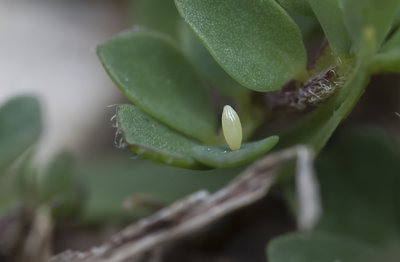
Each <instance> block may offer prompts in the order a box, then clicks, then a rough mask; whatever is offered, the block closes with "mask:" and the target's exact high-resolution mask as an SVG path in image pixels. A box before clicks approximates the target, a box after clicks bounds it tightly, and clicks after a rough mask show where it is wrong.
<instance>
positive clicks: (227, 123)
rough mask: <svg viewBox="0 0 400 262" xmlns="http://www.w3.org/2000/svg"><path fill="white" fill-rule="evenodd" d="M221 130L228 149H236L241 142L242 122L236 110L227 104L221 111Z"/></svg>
mask: <svg viewBox="0 0 400 262" xmlns="http://www.w3.org/2000/svg"><path fill="white" fill-rule="evenodd" d="M221 120H222V131H223V133H224V137H225V141H226V143H227V144H228V146H229V147H230V149H231V150H232V151H233V150H238V149H240V145H241V144H242V124H241V123H240V119H239V116H238V114H237V113H236V111H235V110H234V109H233V108H232V107H231V106H229V105H226V106H224V111H223V112H222V119H221Z"/></svg>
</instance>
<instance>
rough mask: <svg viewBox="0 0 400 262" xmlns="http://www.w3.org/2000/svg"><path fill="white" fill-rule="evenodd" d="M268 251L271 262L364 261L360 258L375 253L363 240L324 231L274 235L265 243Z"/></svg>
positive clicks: (369, 261)
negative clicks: (269, 241)
mask: <svg viewBox="0 0 400 262" xmlns="http://www.w3.org/2000/svg"><path fill="white" fill-rule="evenodd" d="M267 253H268V261H270V262H335V261H343V262H344V261H346V262H356V261H357V262H362V261H366V260H361V259H360V258H367V257H368V256H369V257H370V256H371V255H372V256H375V254H376V252H375V249H374V247H373V246H372V247H371V246H370V245H368V244H365V243H363V242H362V241H359V240H357V239H352V238H348V237H343V236H336V235H331V234H327V233H318V234H312V235H309V236H308V235H300V234H289V235H285V236H281V237H277V238H275V239H274V240H272V242H271V243H270V244H269V245H268V249H267ZM367 261H368V262H372V261H373V260H372V261H371V260H367Z"/></svg>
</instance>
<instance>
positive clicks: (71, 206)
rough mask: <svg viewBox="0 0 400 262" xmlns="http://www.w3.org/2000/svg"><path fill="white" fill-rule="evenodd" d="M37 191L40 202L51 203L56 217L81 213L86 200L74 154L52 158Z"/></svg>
mask: <svg viewBox="0 0 400 262" xmlns="http://www.w3.org/2000/svg"><path fill="white" fill-rule="evenodd" d="M37 193H38V196H39V201H40V203H45V204H47V205H49V206H50V207H51V208H52V214H53V216H54V217H55V218H56V219H66V218H70V217H71V216H77V215H78V214H79V211H80V209H81V207H82V206H83V204H84V201H83V195H82V193H81V192H80V188H79V186H78V181H77V178H76V167H75V161H74V159H73V158H72V156H70V155H69V154H66V153H61V154H59V155H58V156H56V157H55V158H54V159H53V160H52V162H51V163H50V165H49V166H48V168H47V170H46V172H45V173H44V174H43V175H42V176H41V177H40V181H39V185H38V190H37Z"/></svg>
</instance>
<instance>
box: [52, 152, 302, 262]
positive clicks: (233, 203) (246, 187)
mask: <svg viewBox="0 0 400 262" xmlns="http://www.w3.org/2000/svg"><path fill="white" fill-rule="evenodd" d="M300 149H303V151H302V150H300ZM304 150H307V149H304V147H295V148H290V149H286V150H282V151H279V152H276V153H273V154H269V155H268V156H266V157H263V158H261V159H260V160H258V161H256V162H255V163H254V164H252V165H251V166H250V167H248V168H247V169H246V170H245V171H243V172H242V173H241V174H240V175H239V176H238V177H237V178H235V179H234V180H233V181H231V182H230V183H229V184H228V185H227V186H225V187H224V188H222V189H220V190H218V191H217V192H215V193H214V194H209V193H208V192H207V191H199V192H196V193H194V194H192V195H190V196H188V197H186V198H184V199H183V200H180V201H178V202H176V203H174V204H172V205H171V206H169V207H166V208H164V209H162V210H160V211H158V212H157V213H155V214H154V215H151V216H150V217H148V218H144V219H142V220H140V221H138V222H137V223H135V224H132V225H130V226H128V227H127V228H125V229H124V230H122V231H121V232H120V233H118V234H117V235H115V236H114V237H112V238H111V240H109V241H108V242H106V243H104V244H103V245H101V246H99V247H94V248H92V249H91V250H88V251H86V252H73V251H66V252H63V253H61V254H59V255H57V256H55V257H53V258H52V260H51V261H52V262H95V261H96V262H124V261H128V260H129V261H145V259H143V256H144V255H146V254H149V253H153V254H154V253H157V252H159V250H160V249H161V248H162V247H163V246H165V245H166V244H168V243H171V241H173V240H177V239H179V238H182V237H184V236H187V235H189V234H191V233H193V232H196V231H199V230H201V229H202V228H203V227H205V226H207V225H209V224H210V223H212V222H214V221H216V220H218V219H220V218H222V217H224V216H226V215H227V214H229V213H231V212H233V211H235V210H237V209H239V208H242V207H244V206H247V205H249V204H252V203H254V202H255V201H257V200H259V199H261V198H262V197H263V196H265V194H266V193H267V191H268V190H269V189H270V187H271V186H272V185H273V183H274V182H275V180H276V176H277V173H278V170H279V167H280V166H281V164H282V163H284V162H286V161H288V160H290V159H293V158H296V157H298V158H299V159H300V158H302V157H303V156H302V155H301V154H302V152H303V153H304ZM303 158H304V157H303ZM308 160H309V155H307V156H306V158H305V161H308ZM302 163H303V164H304V161H303V162H302ZM308 166H309V165H308ZM301 169H302V170H304V165H303V168H301ZM306 170H309V169H307V168H306ZM142 259H143V260H142Z"/></svg>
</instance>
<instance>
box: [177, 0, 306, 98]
mask: <svg viewBox="0 0 400 262" xmlns="http://www.w3.org/2000/svg"><path fill="white" fill-rule="evenodd" d="M175 3H176V5H177V7H178V11H179V12H180V14H181V15H182V16H183V18H184V19H185V20H186V22H187V23H188V24H189V25H190V26H191V28H192V29H193V31H194V32H195V33H196V34H197V35H198V36H199V38H200V39H201V41H202V42H203V43H204V45H205V46H206V48H207V49H208V50H209V51H210V53H211V55H212V56H213V57H214V58H215V59H216V61H217V62H218V63H219V64H220V65H221V66H222V67H223V68H224V69H225V71H226V72H227V73H228V74H230V75H231V76H232V77H233V78H234V79H235V80H236V81H238V82H239V83H240V84H241V85H243V86H245V87H247V88H250V89H253V90H256V91H272V90H277V89H279V88H281V87H282V85H284V84H285V83H286V82H288V81H289V80H291V79H292V78H295V77H300V76H299V75H300V74H304V71H305V65H306V52H305V48H304V45H303V42H302V38H301V35H300V32H299V29H298V27H297V25H296V24H295V23H294V22H293V20H292V19H291V18H290V17H289V16H288V14H287V13H286V12H285V11H284V10H283V9H282V8H281V7H280V6H279V4H278V3H276V2H275V1H274V0H265V1H258V0H248V1H237V0H202V1H198V0H175Z"/></svg>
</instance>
